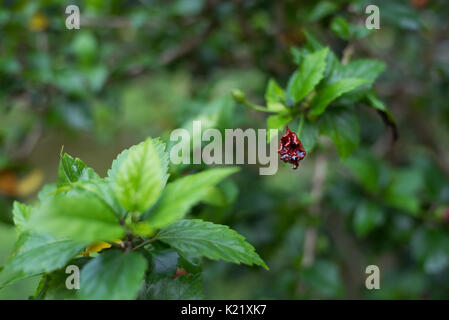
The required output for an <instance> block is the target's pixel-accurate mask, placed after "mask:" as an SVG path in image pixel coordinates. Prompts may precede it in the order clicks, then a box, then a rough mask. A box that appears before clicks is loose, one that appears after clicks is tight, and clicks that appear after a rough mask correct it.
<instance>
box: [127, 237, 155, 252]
mask: <svg viewBox="0 0 449 320" xmlns="http://www.w3.org/2000/svg"><path fill="white" fill-rule="evenodd" d="M156 240H157V238H156V237H154V238H151V239H149V240H146V241H144V242H142V243H140V244H138V245H137V246H135V247H134V248H133V249H132V250H137V249H139V248H141V247H144V246H146V245H147V244H150V243H152V242H154V241H156Z"/></svg>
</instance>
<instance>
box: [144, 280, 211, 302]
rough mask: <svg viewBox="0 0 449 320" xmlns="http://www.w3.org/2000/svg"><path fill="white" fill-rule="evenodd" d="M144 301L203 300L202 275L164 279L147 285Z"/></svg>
mask: <svg viewBox="0 0 449 320" xmlns="http://www.w3.org/2000/svg"><path fill="white" fill-rule="evenodd" d="M141 298H142V299H146V300H152V299H155V300H198V299H203V282H202V278H201V274H195V275H190V276H188V277H186V276H179V277H176V278H175V279H172V278H164V279H161V280H159V281H156V282H155V283H147V284H146V289H145V292H144V294H142V297H141Z"/></svg>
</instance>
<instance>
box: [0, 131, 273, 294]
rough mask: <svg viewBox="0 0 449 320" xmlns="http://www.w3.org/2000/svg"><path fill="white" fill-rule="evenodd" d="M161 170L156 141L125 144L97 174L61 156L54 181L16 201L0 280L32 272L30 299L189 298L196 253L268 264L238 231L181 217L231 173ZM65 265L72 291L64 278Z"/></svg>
mask: <svg viewBox="0 0 449 320" xmlns="http://www.w3.org/2000/svg"><path fill="white" fill-rule="evenodd" d="M168 169H169V160H168V154H167V152H166V151H165V144H164V143H163V142H162V141H161V140H160V139H159V138H158V139H152V138H148V139H147V140H145V141H144V142H142V143H140V144H138V145H135V146H133V147H131V148H129V149H127V150H124V151H123V152H122V153H120V154H119V155H118V157H117V158H116V159H115V160H114V161H113V162H112V167H111V169H110V170H109V171H108V173H107V177H105V178H101V177H100V176H99V175H98V174H97V173H96V172H95V171H94V170H93V169H92V168H89V167H87V166H86V165H85V164H84V163H83V162H82V161H81V160H80V159H78V158H73V157H71V156H70V155H68V154H66V153H65V154H63V153H62V152H61V159H60V164H59V169H58V181H57V184H56V185H47V186H45V187H44V188H43V189H42V191H41V192H40V193H39V196H38V199H39V200H38V202H37V203H36V204H35V205H33V206H29V205H25V204H22V203H19V202H16V203H15V204H14V209H13V216H14V223H15V228H16V230H17V233H18V240H17V242H16V244H15V247H14V249H13V251H12V253H11V254H10V257H9V258H8V260H7V261H6V263H5V265H4V266H3V267H2V272H1V273H0V281H1V282H0V286H6V285H9V284H11V283H13V282H15V281H18V280H20V279H24V278H28V277H35V276H40V277H41V281H40V284H39V286H38V288H37V290H36V293H35V296H34V297H33V298H36V299H43V298H56V299H136V298H138V299H195V298H201V297H202V278H201V270H202V268H201V260H200V258H201V257H206V258H209V259H213V260H218V259H221V260H224V261H228V262H233V263H237V264H239V263H244V264H247V265H258V266H263V267H264V268H266V269H268V267H267V266H266V264H265V263H264V261H263V260H262V259H261V258H260V257H259V256H258V254H257V253H256V252H255V250H254V248H253V247H252V246H251V245H250V244H249V243H248V242H246V241H245V238H244V237H243V236H241V235H240V234H238V233H237V232H236V231H234V230H231V229H230V228H228V227H227V226H225V225H219V224H214V223H211V222H206V221H203V220H200V219H185V216H186V214H187V213H188V212H189V210H190V209H191V208H192V206H194V205H195V204H197V203H198V202H200V201H202V200H204V198H205V197H206V195H207V193H208V191H209V190H210V188H213V187H214V186H215V185H216V184H218V183H219V182H220V181H222V180H223V179H225V178H226V177H228V176H230V175H231V174H233V173H235V172H237V169H236V168H231V167H228V168H213V169H209V170H205V171H202V172H200V173H195V174H189V175H185V176H183V177H181V178H179V179H176V180H174V181H169V182H168V179H169V173H168V171H169V170H168ZM167 182H168V183H167ZM70 268H71V269H70ZM73 269H79V270H80V279H79V288H71V287H70V283H69V284H67V282H70V281H68V277H69V274H68V273H70V272H69V271H70V270H73Z"/></svg>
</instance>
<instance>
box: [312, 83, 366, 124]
mask: <svg viewBox="0 0 449 320" xmlns="http://www.w3.org/2000/svg"><path fill="white" fill-rule="evenodd" d="M367 82H368V80H366V79H359V78H349V79H342V80H339V81H337V82H334V83H332V84H331V85H329V86H327V87H324V88H323V89H321V90H320V91H318V92H317V94H316V95H315V97H314V98H313V100H312V102H311V103H310V112H309V114H310V115H312V116H319V115H321V114H322V113H323V112H324V111H325V110H326V108H327V106H328V105H329V104H330V103H331V102H332V101H334V100H335V99H337V98H338V97H339V96H341V95H342V94H344V93H346V92H349V91H351V90H353V89H355V88H357V87H358V86H360V85H362V84H364V83H367Z"/></svg>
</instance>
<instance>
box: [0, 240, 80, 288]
mask: <svg viewBox="0 0 449 320" xmlns="http://www.w3.org/2000/svg"><path fill="white" fill-rule="evenodd" d="M85 246H86V244H85V243H79V242H74V241H70V240H65V239H57V238H55V237H53V236H51V235H48V234H40V233H34V232H32V233H31V232H24V233H22V234H21V235H20V237H19V239H18V240H17V243H16V245H15V248H14V251H13V253H12V254H11V256H10V257H9V258H8V260H7V261H6V263H5V267H4V269H3V271H2V272H1V280H0V286H2V285H6V284H10V283H12V282H14V281H16V280H19V279H23V278H27V277H30V276H33V275H36V274H39V273H42V272H51V271H53V270H56V269H59V268H62V267H64V266H65V264H66V263H67V262H68V261H69V260H70V259H72V258H73V257H74V256H76V255H78V254H79V253H80V252H81V251H82V249H83V248H84V247H85Z"/></svg>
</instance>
